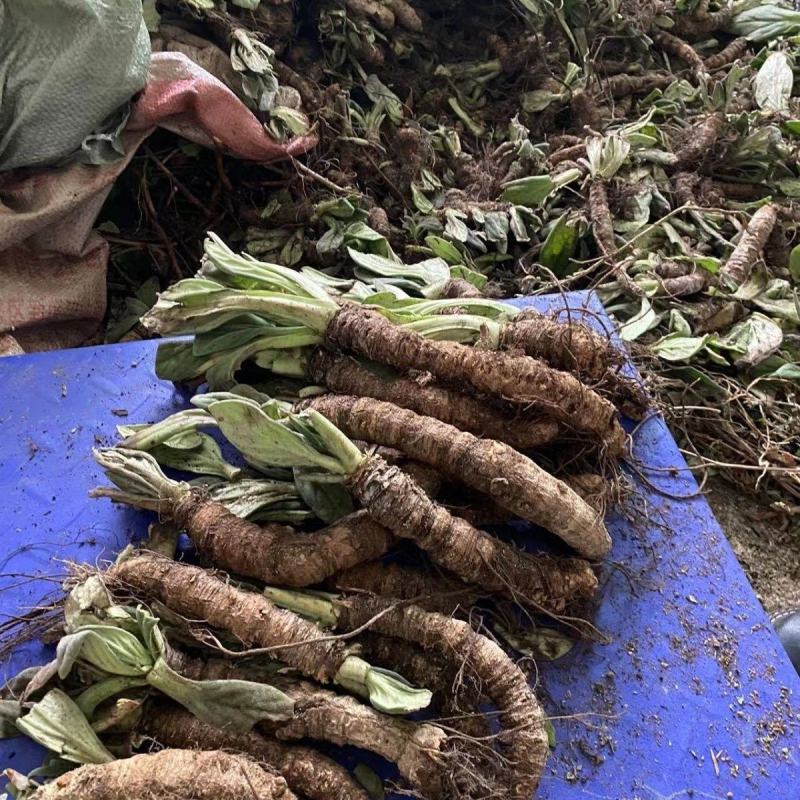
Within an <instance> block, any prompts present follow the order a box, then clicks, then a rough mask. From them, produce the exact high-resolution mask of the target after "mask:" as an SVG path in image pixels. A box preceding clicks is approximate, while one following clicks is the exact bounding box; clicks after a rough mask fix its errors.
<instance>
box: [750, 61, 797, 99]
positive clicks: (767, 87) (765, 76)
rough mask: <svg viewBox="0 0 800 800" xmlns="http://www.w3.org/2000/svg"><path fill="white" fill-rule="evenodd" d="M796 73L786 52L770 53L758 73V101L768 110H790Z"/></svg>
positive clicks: (756, 85)
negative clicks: (790, 99)
mask: <svg viewBox="0 0 800 800" xmlns="http://www.w3.org/2000/svg"><path fill="white" fill-rule="evenodd" d="M793 83H794V75H793V73H792V66H791V62H790V59H789V56H788V55H787V54H786V53H784V52H782V51H781V52H776V53H770V55H769V56H768V57H767V59H766V61H764V63H763V64H762V65H761V69H760V70H759V71H758V73H757V74H756V78H755V89H756V92H755V94H756V102H757V103H758V105H759V107H760V108H763V109H764V110H766V111H777V112H780V113H782V112H785V111H788V110H789V97H790V96H791V94H792V84H793Z"/></svg>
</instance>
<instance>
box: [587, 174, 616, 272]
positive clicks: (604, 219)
mask: <svg viewBox="0 0 800 800" xmlns="http://www.w3.org/2000/svg"><path fill="white" fill-rule="evenodd" d="M589 221H590V222H591V223H592V234H593V235H594V240H595V242H597V248H598V250H599V251H600V253H601V254H602V255H603V258H605V259H606V260H608V261H610V262H612V263H613V256H614V253H615V252H616V249H617V246H616V244H615V243H614V226H613V221H612V219H611V211H610V209H609V207H608V191H607V189H606V185H605V183H604V182H603V181H602V180H593V181H592V182H591V183H590V184H589Z"/></svg>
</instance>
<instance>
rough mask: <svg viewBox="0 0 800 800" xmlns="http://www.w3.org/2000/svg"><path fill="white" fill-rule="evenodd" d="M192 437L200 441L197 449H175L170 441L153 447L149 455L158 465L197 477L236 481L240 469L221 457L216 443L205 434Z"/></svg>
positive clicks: (240, 471) (196, 434) (240, 472)
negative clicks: (210, 476) (193, 473)
mask: <svg viewBox="0 0 800 800" xmlns="http://www.w3.org/2000/svg"><path fill="white" fill-rule="evenodd" d="M194 435H195V436H196V437H198V438H199V439H200V445H199V446H198V447H193V448H190V449H187V448H175V447H173V446H172V440H170V441H169V442H167V443H166V444H163V445H160V446H157V447H154V448H152V449H151V450H150V454H151V455H152V456H153V458H155V460H156V461H158V462H159V464H163V465H164V466H167V467H172V468H173V469H179V470H181V471H183V472H195V473H197V474H198V475H218V476H219V477H220V478H225V479H226V480H231V481H233V480H236V479H237V478H238V477H239V476H240V475H241V474H242V470H241V468H240V467H235V466H234V465H233V464H229V463H228V462H227V461H226V460H225V459H224V458H223V456H222V451H221V450H220V448H219V445H218V444H217V442H216V441H215V440H214V439H212V438H211V437H210V436H209V435H208V434H206V433H197V432H195V433H194Z"/></svg>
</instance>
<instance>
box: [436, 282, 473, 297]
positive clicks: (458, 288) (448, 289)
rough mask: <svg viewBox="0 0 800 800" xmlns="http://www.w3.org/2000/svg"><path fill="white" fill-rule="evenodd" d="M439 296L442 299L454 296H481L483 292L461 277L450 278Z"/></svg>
mask: <svg viewBox="0 0 800 800" xmlns="http://www.w3.org/2000/svg"><path fill="white" fill-rule="evenodd" d="M439 297H440V298H442V299H443V300H445V299H453V298H456V297H483V292H481V290H480V289H478V288H477V287H476V286H473V285H472V284H471V283H470V282H469V281H466V280H464V279H463V278H451V279H450V280H449V281H447V283H446V284H445V285H444V287H443V288H442V290H441V292H440V293H439Z"/></svg>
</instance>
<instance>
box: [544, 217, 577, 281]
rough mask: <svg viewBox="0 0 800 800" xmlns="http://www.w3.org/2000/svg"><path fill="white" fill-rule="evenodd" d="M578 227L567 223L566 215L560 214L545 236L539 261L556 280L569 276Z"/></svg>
mask: <svg viewBox="0 0 800 800" xmlns="http://www.w3.org/2000/svg"><path fill="white" fill-rule="evenodd" d="M578 239H579V236H578V226H577V225H576V224H574V223H572V222H570V221H569V217H568V215H567V214H562V216H560V217H559V218H558V220H557V221H556V224H555V225H554V226H553V227H552V228H551V229H550V233H548V234H547V239H545V242H544V244H543V245H542V249H541V251H540V252H539V261H540V263H541V264H542V265H544V266H545V267H547V268H548V269H551V270H552V271H553V273H554V274H555V275H556V277H557V278H563V277H564V276H565V275H567V274H569V271H570V270H569V266H570V264H571V263H572V258H573V256H574V255H575V250H576V248H577V246H578Z"/></svg>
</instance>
